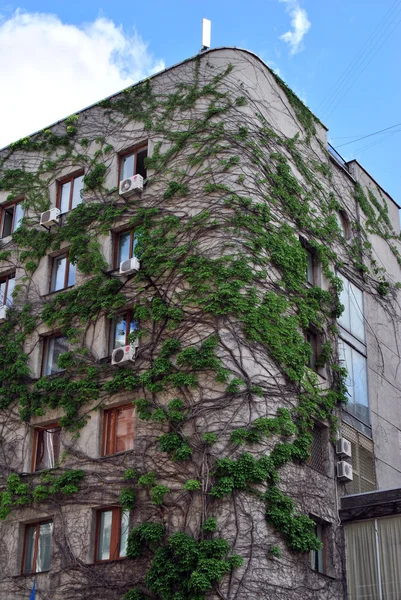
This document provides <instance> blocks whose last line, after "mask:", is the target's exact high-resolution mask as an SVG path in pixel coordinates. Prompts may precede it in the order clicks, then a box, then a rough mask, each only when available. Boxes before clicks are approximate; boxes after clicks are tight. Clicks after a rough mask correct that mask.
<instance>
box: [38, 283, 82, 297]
mask: <svg viewBox="0 0 401 600" xmlns="http://www.w3.org/2000/svg"><path fill="white" fill-rule="evenodd" d="M73 287H75V284H74V285H68V286H67V287H65V288H61V289H60V290H55V291H54V292H48V293H47V294H42V296H41V297H42V298H48V297H49V296H54V295H55V294H58V293H59V292H65V291H66V290H71V289H72V288H73Z"/></svg>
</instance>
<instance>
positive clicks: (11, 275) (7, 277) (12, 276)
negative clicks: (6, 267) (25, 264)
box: [0, 271, 16, 306]
mask: <svg viewBox="0 0 401 600" xmlns="http://www.w3.org/2000/svg"><path fill="white" fill-rule="evenodd" d="M15 275H16V273H15V271H13V272H12V273H9V274H8V275H0V283H1V282H2V281H4V280H5V282H6V287H5V291H4V298H3V300H4V302H3V304H2V303H1V302H0V306H7V296H8V284H9V281H10V279H15Z"/></svg>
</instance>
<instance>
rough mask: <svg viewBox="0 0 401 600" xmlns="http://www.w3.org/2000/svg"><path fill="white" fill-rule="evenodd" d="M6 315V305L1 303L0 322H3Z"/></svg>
mask: <svg viewBox="0 0 401 600" xmlns="http://www.w3.org/2000/svg"><path fill="white" fill-rule="evenodd" d="M6 317H7V306H6V305H5V304H2V305H1V306H0V323H4V321H5V320H6Z"/></svg>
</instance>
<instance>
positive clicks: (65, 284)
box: [49, 249, 76, 294]
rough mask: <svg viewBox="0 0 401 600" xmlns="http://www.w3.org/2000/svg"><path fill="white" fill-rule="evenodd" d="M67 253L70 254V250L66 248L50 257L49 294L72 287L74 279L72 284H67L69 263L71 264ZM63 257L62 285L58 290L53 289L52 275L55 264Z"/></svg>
mask: <svg viewBox="0 0 401 600" xmlns="http://www.w3.org/2000/svg"><path fill="white" fill-rule="evenodd" d="M69 254H70V251H69V249H68V250H67V251H66V252H63V253H62V254H57V256H52V257H51V268H50V287H49V294H55V293H56V292H61V291H62V290H66V289H67V288H70V287H74V285H75V280H74V283H73V284H71V285H68V277H69V274H70V265H71V263H70V260H69ZM63 258H65V259H66V265H65V273H64V286H63V287H62V288H60V289H58V290H53V277H54V269H55V265H56V262H57V261H58V260H62V259H63ZM74 266H75V268H76V265H74ZM75 279H76V274H75Z"/></svg>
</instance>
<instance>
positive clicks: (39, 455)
mask: <svg viewBox="0 0 401 600" xmlns="http://www.w3.org/2000/svg"><path fill="white" fill-rule="evenodd" d="M60 434H61V430H60V428H59V427H55V428H52V429H46V430H45V429H42V430H40V431H38V433H37V436H38V437H37V451H36V465H35V471H41V470H42V469H52V468H53V467H55V466H56V463H57V461H58V459H59V456H60Z"/></svg>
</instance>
